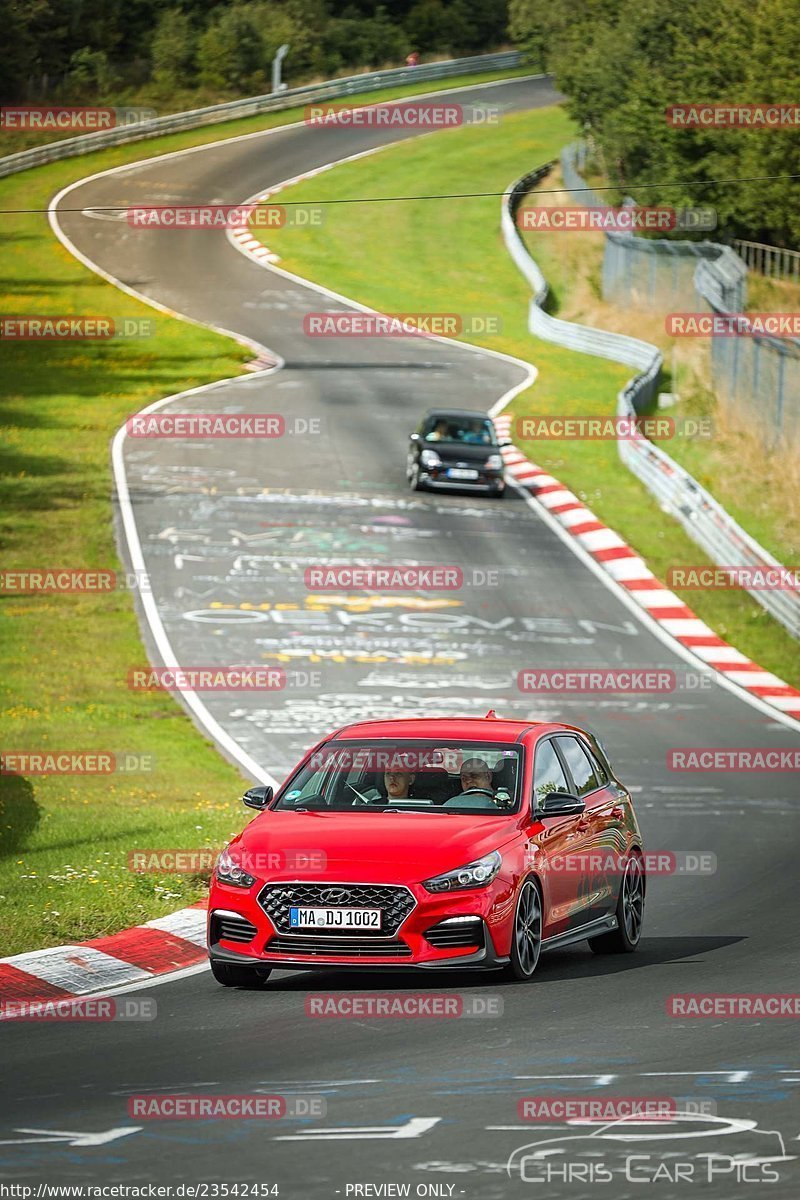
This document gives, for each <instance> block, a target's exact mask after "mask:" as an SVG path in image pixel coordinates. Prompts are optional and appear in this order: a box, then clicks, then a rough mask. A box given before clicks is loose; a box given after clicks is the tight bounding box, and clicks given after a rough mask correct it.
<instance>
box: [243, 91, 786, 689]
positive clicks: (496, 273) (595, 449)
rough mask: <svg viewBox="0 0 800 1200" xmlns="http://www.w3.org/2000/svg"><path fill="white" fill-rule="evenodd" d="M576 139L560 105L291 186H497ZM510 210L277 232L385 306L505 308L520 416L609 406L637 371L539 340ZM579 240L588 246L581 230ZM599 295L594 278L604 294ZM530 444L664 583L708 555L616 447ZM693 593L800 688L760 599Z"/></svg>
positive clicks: (286, 253) (706, 612)
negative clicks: (514, 257)
mask: <svg viewBox="0 0 800 1200" xmlns="http://www.w3.org/2000/svg"><path fill="white" fill-rule="evenodd" d="M571 136H574V129H572V128H570V124H569V121H568V119H567V118H566V116H565V115H564V114H563V112H562V111H561V110H559V109H546V110H538V111H535V112H531V113H525V114H519V115H512V116H506V117H505V118H504V120H503V124H502V128H501V130H500V132H499V134H498V133H497V131H492V130H487V129H480V128H464V129H459V130H453V131H448V132H447V133H441V134H436V135H431V136H430V137H426V138H424V139H421V140H419V141H417V142H416V143H415V144H414V145H413V147H411V146H403V145H401V146H397V147H393V148H391V149H389V150H386V151H384V152H383V153H381V154H379V155H375V156H373V157H371V158H367V159H363V160H361V161H359V162H355V163H351V164H345V165H343V166H340V167H337V168H336V169H335V170H333V171H330V172H327V173H326V174H324V175H321V176H319V177H318V178H315V179H313V180H310V181H307V182H305V183H302V184H299V185H297V186H296V187H295V188H293V189H292V194H291V195H292V199H293V200H295V201H298V202H302V201H311V200H313V201H315V202H324V201H326V200H330V201H335V200H339V199H344V198H347V197H349V196H369V195H398V194H399V195H408V196H419V195H430V194H432V193H442V194H447V193H459V192H490V193H497V192H501V191H502V190H503V189H504V188H505V187H507V185H508V184H509V182H510V181H511V180H512V179H514V178H516V177H517V176H518V175H519V174H521V172H522V171H523V170H525V169H530V168H531V167H532V166H534V165H535V164H537V163H540V162H543V161H545V160H547V159H550V158H554V157H556V156H557V154H558V151H559V149H560V148H561V147H562V146H563V145H564V144H565V142H566V141H568V140H569V138H570V137H571ZM550 202H553V203H555V200H554V199H552V198H550ZM499 215H500V202H499V199H498V198H497V196H495V195H490V196H486V197H482V198H479V199H463V200H447V199H443V200H407V201H403V202H387V203H381V204H370V205H366V206H363V207H362V206H356V205H343V204H331V205H330V207H329V208H328V209H327V210H326V215H325V223H324V227H323V228H321V229H320V230H313V229H312V230H310V231H309V234H308V237H307V238H305V239H304V241H303V243H302V245H298V244H297V242H296V239H293V238H292V236H291V231H289V230H278V231H272V230H271V231H270V232H269V234H268V239H267V240H268V244H269V246H270V248H271V249H272V250H274V251H276V252H277V253H278V254H279V255H281V265H282V266H284V267H286V268H287V269H289V270H292V271H296V272H298V273H299V274H301V275H305V276H308V277H310V278H313V279H314V280H315V281H317V282H320V283H323V284H325V285H327V286H328V287H331V288H333V289H334V290H336V291H339V292H342V293H343V294H345V295H347V296H351V297H353V298H354V299H358V300H360V301H361V302H362V303H365V304H368V305H370V306H372V307H374V308H376V309H379V310H383V311H394V312H397V311H405V312H414V311H426V312H429V311H437V312H446V313H450V312H454V311H455V312H460V313H464V314H469V313H483V314H486V313H489V314H491V315H494V316H497V317H499V318H500V321H501V322H502V333H501V334H500V335H497V336H492V337H482V338H481V337H475V338H472V339H470V340H473V341H474V342H475V343H476V344H481V345H486V346H489V347H491V348H493V349H497V350H501V351H505V352H507V353H510V354H515V355H518V356H520V357H523V358H529V359H530V360H531V361H533V362H535V363H536V365H537V366H538V368H539V377H538V380H537V382H536V384H535V385H534V387H533V388H531V389H529V390H528V391H527V392H526V393H524V394H522V395H521V396H519V397H517V399H516V400H515V401H514V404H513V412H514V413H515V415H517V416H523V415H525V416H527V415H539V414H544V413H559V414H571V415H581V416H582V415H608V414H609V413H611V412H612V411H613V407H614V398H615V396H616V393H617V391H618V390H619V388H620V386H621V384H622V383H623V382H624V380H625V379H626V378H627V377H628V375H629V374H630V372H629V370H628V369H626V368H625V367H622V366H619V365H617V364H614V363H609V362H605V361H604V360H602V359H596V358H590V357H588V356H585V355H580V354H575V353H572V352H570V351H567V350H563V349H561V348H559V347H557V346H553V345H550V344H549V343H546V342H542V341H537V340H534V339H533V338H532V337H531V336H530V334H529V333H528V332H527V329H526V314H527V304H528V288H527V285H526V284H525V281H524V280H523V278H522V276H521V275H520V274H519V272H518V271H517V269H516V268H515V267H514V265H513V264H512V262H511V259H510V258H509V256H508V254H507V252H506V250H505V247H504V244H503V241H502V237H501V234H500V228H499ZM581 236H583V235H581ZM550 237H551V239H552V240H551V242H550V245H549V249H548V254H547V255H545V254H544V253H540V250H542V249H543V246H544V240H543V238H542V237H541V236H540V237H539V238H538V239H537V242H536V252H537V255H538V256H539V258H540V261H541V262H542V263H543V265H544V269H545V274H549V273H550V271H551V268H553V267H554V266H556V265H557V264H558V262H559V261H562V262H563V255H564V254H565V253H566V251H567V249H568V247H567V246H565V244H564V242H563V240H559V239H563V238H565V237H566V235H563V234H552V235H550ZM572 244H573V245H576V246H577V244H578V239H576V238H573V239H572ZM581 244H583V243H582V241H581ZM376 264H379V269H376ZM552 276H553V277H554V283H555V288H554V296H553V304H554V307H555V309H556V310H559V308H563V307H564V304H565V301H566V298H567V295H568V290H569V287H570V280H569V272H568V271H565V270H564V269H563V266H562V269H561V270H560V271H555V270H554V271H553V272H552ZM598 295H599V286H598V281H597V280H595V281H594V297H593V301H596V299H597V296H598ZM625 321H626V331H627V332H639V331H640V327H641V321H640V316H639V314H637V316H636V319H635V320H633V319H632V318H631V315H630V314H626V315H625ZM645 336H646V335H645ZM521 445H522V447H523V449H524V450H525V451H526V452H527V453H529V454H530V455H531V457H532V458H534V460H535V461H536V462H537V463H539V464H540V465H541V466H543V467H545V468H547V469H548V470H549V471H552V472H553V474H554V475H556V476H557V477H558V478H559V479H562V480H563V481H564V482H565V483H566V484H568V485H569V487H570V488H572V489H573V490H574V491H575V492H576V493H577V494H578V495H580V496H581V497H582V498H583V499H584V500H585V501H586V502H587V503H588V504H589V505H590V506H591V507H592V508H593V509H594V511H595V512H596V513H597V515H598V517H600V519H601V520H603V521H606V522H607V523H608V524H609V525H611V526H612V528H614V529H616V530H617V531H618V532H619V533H620V534H621V536H623V537H624V538H625V539H626V540H627V541H628V542H630V544H631V545H633V546H634V547H635V548H636V549H637V550H638V551H639V552H640V553H641V554H642V555H643V556H644V557H645V558H646V559H647V561H648V563H649V564H650V566H651V568H652V569H653V570H654V571H655V572H656V573H657V574H658V575H659V576H661V577H662V578H663V577H664V576H665V575H666V572H667V570H668V568H670V567H672V566H680V565H694V564H700V563H704V562H705V561H706V559H705V556H704V555H703V554H702V553H701V552H700V551H699V550H698V548H697V547H696V546H695V545H694V543H693V542H692V541H690V539H689V538H688V537H687V535H686V534H685V533H684V531H683V529H682V528H681V526H680V525H679V524H678V523H677V522H676V521H672V520H667V519H665V517H664V515H663V514H662V512H661V510H660V508H659V506H658V504H657V503H656V501H655V500H654V499H653V498H652V497H651V496H650V494H649V493H648V492H647V491H646V489H645V488H644V487H643V486H642V485H641V484H640V483H639V482H638V481H637V480H636V479H635V478H634V477H633V476H632V475H631V474H630V473H629V472H628V471H626V470H625V469H624V468H622V467H621V465H620V463H619V459H618V456H617V451H616V447H615V445H614V444H613V443H612V442H560V443H550V444H543V443H538V444H535V445H534V444H531V443H521ZM790 561H792V560H790ZM684 597H685V599H686V602H687V603H688V604H690V605H691V606H692V608H694V609H695V611H696V612H697V613H698V615H699V616H701V617H702V618H703V619H704V620H706V621H707V622H708V623H709V624H710V625H711V626H712V627H713V628H714V629H716V630H717V631H718V633H719V634H720V635H721V636H722V637H725V638H727V639H729V640H730V641H731V642H733V644H734V645H736V646H737V647H738V648H739V649H740V650H742V651H743V652H744V653H746V654H749V655H751V656H752V657H753V658H754V659H755V660H756V661H757V662H759V663H761V664H762V665H763V666H764V667H765V668H768V669H771V670H774V671H776V672H777V673H778V674H780V675H782V676H783V678H785V679H787V680H788V681H789V682H792V683H794V684H800V655H798V650H797V645H796V643H795V642H794V641H793V640H792V639H791V638H790V637H789V635H788V634H786V633H785V632H784V631H783V630H782V629H781V628H780V626H778V625H777V624H776V623H775V622H774V621H773V620H772V619H771V618H770V617H769V616H768V615H767V614H766V613H765V612H764V611H763V610H762V609H761V607H760V606H759V605H757V604H756V603H755V602H754V601H752V600H751V599H750V597H749V596H747V595H746V594H745V593H739V592H705V593H704V592H687V593H685V594H684Z"/></svg>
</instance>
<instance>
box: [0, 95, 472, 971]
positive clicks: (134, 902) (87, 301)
mask: <svg viewBox="0 0 800 1200" xmlns="http://www.w3.org/2000/svg"><path fill="white" fill-rule="evenodd" d="M493 77H494V76H480V77H475V79H474V80H473V79H472V78H471V77H467V78H462V79H459V80H457V81H455V82H454V86H456V85H459V86H460V85H464V84H467V83H469V82H475V81H483V80H486V79H489V78H493ZM431 86H432V85H421V84H419V85H415V87H413V88H404V89H394V90H393V91H392V92H391V93H385V92H384V93H380V97H378V96H376V95H374V94H373V95H371V96H364V97H353V98H352V100H353V102H354V103H357V102H359V101H360V100H367V99H373V100H374V99H378V98H381V99H385V98H387V96H388V95H408V94H414V93H418V92H421V91H425V90H428V89H429V88H430V87H431ZM301 117H302V112H301V110H292V111H287V112H284V113H279V114H272V115H270V116H269V117H258V118H251V119H249V120H246V121H237V122H231V123H230V124H227V125H224V126H223V125H218V126H214V127H213V128H211V129H202V130H193V131H192V132H190V133H186V134H181V135H173V136H170V137H168V138H161V139H158V140H157V141H147V142H141V143H137V144H135V145H132V146H126V147H118V148H115V149H113V150H108V151H104V152H102V153H99V154H94V155H91V156H86V157H82V158H77V159H74V160H68V161H65V162H61V163H55V164H51V165H49V166H46V167H40V168H37V169H35V170H32V171H27V172H24V173H22V174H20V175H17V176H11V177H9V178H8V179H5V180H2V181H0V208H2V209H20V208H22V209H28V210H45V209H46V208H47V204H48V202H49V200H50V198H51V197H52V196H53V195H54V194H55V193H56V192H57V191H58V190H59V189H60V188H62V187H64V186H65V185H66V184H67V183H70V182H72V181H73V180H76V179H80V178H82V177H84V176H86V175H88V174H90V173H92V172H94V171H99V170H103V169H105V168H108V167H111V166H116V165H118V164H120V163H125V162H133V161H136V160H137V159H140V158H144V157H149V156H152V155H154V154H159V153H166V152H168V151H170V150H176V149H182V148H184V147H186V146H190V145H197V144H200V143H203V142H212V141H217V140H220V139H223V138H226V137H231V136H235V135H236V134H239V133H246V132H251V131H254V130H257V129H262V128H268V127H272V126H276V125H280V124H286V123H288V122H290V121H293V120H297V119H300V118H301ZM0 220H2V224H1V225H0V240H2V244H3V251H4V255H3V261H4V266H3V272H2V280H0V305H1V308H0V311H2V312H3V313H5V314H23V313H28V314H34V313H37V314H42V313H50V314H56V313H58V314H63V313H76V314H78V313H85V314H108V315H110V316H113V317H114V318H122V317H126V316H132V317H147V318H153V319H154V320H155V329H156V331H155V335H154V336H153V337H151V338H147V339H142V340H139V341H129V342H122V341H120V342H113V343H92V342H88V341H87V342H72V343H62V344H57V343H52V342H50V343H47V342H39V343H36V342H4V343H2V344H1V345H0V363H1V364H2V368H3V370H2V375H3V379H4V381H5V382H4V384H3V385H2V388H1V389H0V429H1V430H2V433H1V436H0V513H2V516H0V569H2V570H11V569H17V570H22V569H28V568H35V567H41V566H46V565H49V566H52V567H72V568H77V567H80V568H111V569H117V568H119V566H120V564H119V562H118V560H117V555H116V551H115V546H114V537H113V529H112V522H111V504H110V496H111V478H110V460H109V442H110V439H111V437H112V436H113V434H114V432H115V431H116V430H117V428H118V427H119V426H120V425H121V423H122V422H123V421H124V419H125V418H126V417H127V416H129V415H130V414H131V413H132V412H135V411H136V410H138V409H140V408H142V407H143V406H144V405H146V404H149V403H151V402H152V401H154V400H157V399H159V398H161V397H163V396H166V395H168V394H170V393H173V392H177V391H181V390H183V389H185V388H189V387H193V386H195V385H198V384H202V383H206V382H209V381H212V380H215V379H220V378H223V377H225V376H228V375H235V374H237V373H239V372H240V371H241V369H242V364H243V362H244V361H245V360H246V358H248V357H249V355H248V354H247V352H246V351H244V350H243V349H242V348H241V347H240V346H239V345H238V344H236V343H234V342H232V341H231V340H230V339H227V338H224V337H222V336H219V335H217V334H214V333H211V332H209V331H207V330H203V329H200V328H198V327H196V326H193V325H189V324H185V323H183V322H180V321H177V320H171V319H169V318H167V317H164V316H162V315H161V314H154V313H153V310H152V309H150V308H147V307H146V306H145V305H142V304H140V303H138V302H137V301H135V300H134V299H132V298H130V297H128V296H126V295H124V294H123V293H121V292H119V291H118V290H117V289H116V288H114V287H112V286H111V285H110V284H107V283H105V282H104V281H103V280H101V279H100V278H98V277H97V276H96V275H94V274H92V273H91V272H90V271H88V270H87V269H85V268H84V267H82V266H81V265H80V263H78V262H77V261H76V260H75V259H74V258H72V256H71V255H69V254H68V253H67V251H66V250H65V249H64V248H63V247H62V246H61V244H60V243H59V242H58V241H57V240H56V239H55V238H54V236H53V234H52V233H51V230H50V227H49V225H48V223H47V218H46V216H45V215H44V212H43V211H38V212H37V211H28V212H27V213H17V214H14V215H4V216H2V217H1V218H0ZM144 661H145V654H144V650H143V648H142V644H141V640H140V637H139V631H138V626H137V622H136V618H135V615H134V610H133V605H132V601H131V597H130V594H129V593H126V592H117V593H114V594H112V595H100V596H95V597H92V596H84V597H80V596H70V595H58V596H43V595H38V596H36V595H33V596H13V595H6V596H0V710H1V711H0V753H2V752H3V751H10V750H18V751H19V750H23V751H24V750H29V751H39V750H46V749H50V750H68V749H69V750H92V749H94V750H112V751H133V752H136V753H140V754H149V755H152V756H154V769H153V770H152V772H150V773H139V774H129V775H125V774H114V775H112V776H107V777H97V776H95V777H92V776H82V777H68V776H48V777H34V776H32V777H30V778H28V779H25V778H20V777H17V776H13V775H12V776H0V927H2V931H3V935H2V940H1V941H0V956H5V955H10V954H15V953H19V952H20V951H23V950H31V949H36V948H38V947H40V946H43V945H54V944H58V943H59V942H67V941H71V940H74V939H80V938H89V937H94V936H98V935H101V934H103V933H108V932H113V931H114V930H116V929H119V928H123V927H125V926H127V925H131V924H134V923H137V922H140V921H143V920H147V919H150V918H152V917H156V916H160V915H162V914H164V913H167V912H171V911H173V910H174V909H175V908H177V907H180V906H181V905H182V904H185V903H190V902H191V901H193V900H196V899H197V898H198V897H199V896H200V895H202V880H201V879H200V878H198V877H195V876H175V875H170V876H158V875H134V874H132V873H131V872H130V871H128V869H127V861H126V856H127V852H128V851H129V850H131V849H136V848H144V849H150V848H157V847H160V848H176V849H177V848H204V847H211V846H219V845H220V844H221V843H222V842H224V841H226V840H227V839H228V838H229V837H230V836H231V835H232V834H233V833H234V832H236V830H238V829H239V828H241V826H242V825H243V823H244V820H245V814H244V812H243V810H242V809H241V807H240V806H239V803H238V798H239V795H240V793H241V790H242V784H243V780H242V777H241V776H240V774H239V772H238V771H237V770H235V769H234V768H233V767H232V766H230V765H229V764H228V763H227V762H226V761H224V760H223V759H222V758H221V757H220V755H219V754H218V752H217V751H216V749H215V748H214V747H213V745H212V744H211V743H210V742H208V741H207V740H206V739H204V738H203V736H202V735H201V734H200V733H199V732H198V731H197V730H196V729H195V727H194V726H193V725H192V723H191V722H190V720H189V719H188V717H187V716H186V715H185V714H184V711H183V709H182V708H181V707H180V706H179V705H178V704H177V703H176V702H175V701H173V700H172V699H171V698H170V696H169V695H167V694H166V693H164V694H154V695H149V694H138V693H137V694H134V693H132V692H130V691H129V689H128V688H127V686H126V675H127V671H128V669H129V668H130V667H131V666H133V665H139V664H141V663H143V662H144Z"/></svg>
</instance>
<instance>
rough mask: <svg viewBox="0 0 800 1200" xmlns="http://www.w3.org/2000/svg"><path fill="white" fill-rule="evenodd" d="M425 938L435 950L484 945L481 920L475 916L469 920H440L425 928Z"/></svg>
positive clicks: (463, 948)
mask: <svg viewBox="0 0 800 1200" xmlns="http://www.w3.org/2000/svg"><path fill="white" fill-rule="evenodd" d="M424 937H425V940H426V941H428V942H430V944H431V945H432V946H435V947H436V949H437V950H465V949H467V948H468V947H469V948H470V949H473V950H475V949H480V948H481V947H483V945H484V933H483V921H482V920H481V919H480V917H475V918H474V920H470V921H454V922H453V923H452V924H450V923H448V922H447V921H440V922H439V924H438V925H432V926H431V927H430V929H426V930H425V934H424Z"/></svg>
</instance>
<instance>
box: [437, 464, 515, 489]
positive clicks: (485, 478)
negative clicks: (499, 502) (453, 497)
mask: <svg viewBox="0 0 800 1200" xmlns="http://www.w3.org/2000/svg"><path fill="white" fill-rule="evenodd" d="M419 479H420V483H422V484H424V485H425V487H435V488H444V489H447V490H450V491H456V492H460V491H467V492H489V493H492V494H497V493H499V492H502V491H504V490H505V486H506V483H505V476H504V473H503V471H479V472H478V478H477V479H450V478H448V475H447V467H445V466H442V467H428V468H424V467H421V468H420V472H419Z"/></svg>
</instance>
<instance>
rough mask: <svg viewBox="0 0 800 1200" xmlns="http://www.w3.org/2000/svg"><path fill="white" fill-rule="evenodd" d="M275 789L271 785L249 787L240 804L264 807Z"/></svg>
mask: <svg viewBox="0 0 800 1200" xmlns="http://www.w3.org/2000/svg"><path fill="white" fill-rule="evenodd" d="M274 795H275V791H274V789H273V788H271V787H266V786H263V785H262V786H260V787H253V788H250V789H249V791H247V792H245V794H244V795H243V796H242V804H246V805H247V807H248V808H258V809H264V808H266V807H267V805H268V804H269V803H270V802H271V800H272V797H273V796H274Z"/></svg>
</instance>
